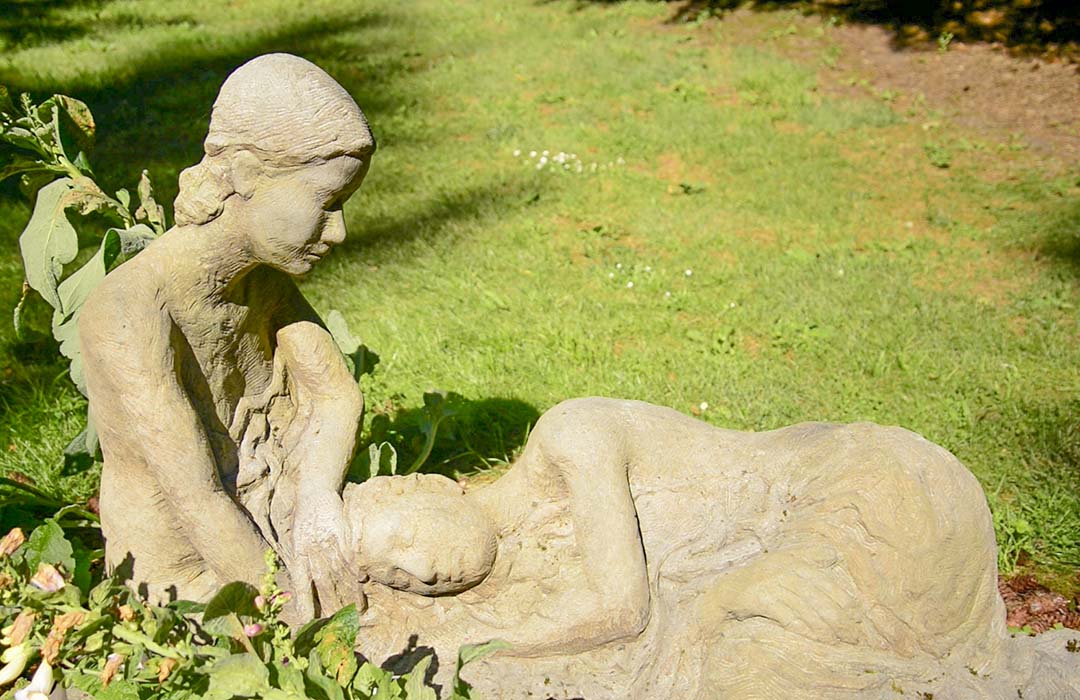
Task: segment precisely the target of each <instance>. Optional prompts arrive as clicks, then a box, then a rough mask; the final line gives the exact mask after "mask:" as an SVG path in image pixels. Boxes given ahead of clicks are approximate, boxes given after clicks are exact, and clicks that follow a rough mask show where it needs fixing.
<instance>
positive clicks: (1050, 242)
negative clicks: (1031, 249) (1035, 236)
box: [1037, 199, 1080, 275]
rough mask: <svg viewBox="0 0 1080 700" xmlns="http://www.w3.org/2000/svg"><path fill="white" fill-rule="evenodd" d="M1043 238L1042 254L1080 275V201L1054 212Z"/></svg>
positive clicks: (1069, 203) (1070, 202) (1063, 206)
mask: <svg viewBox="0 0 1080 700" xmlns="http://www.w3.org/2000/svg"><path fill="white" fill-rule="evenodd" d="M1041 238H1042V240H1041V242H1040V243H1039V244H1038V246H1037V250H1038V251H1039V253H1040V254H1042V255H1044V256H1046V257H1047V258H1049V259H1050V260H1052V261H1054V262H1056V263H1059V264H1061V265H1064V266H1066V267H1068V268H1069V269H1070V270H1072V272H1074V273H1075V274H1077V275H1080V200H1078V199H1073V200H1071V201H1069V202H1066V203H1065V204H1064V205H1062V206H1061V207H1060V208H1059V209H1058V210H1057V211H1056V212H1054V213H1053V214H1052V215H1051V216H1050V217H1049V222H1048V225H1047V226H1046V228H1045V229H1044V231H1043V233H1042V236H1041Z"/></svg>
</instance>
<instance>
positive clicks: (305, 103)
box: [175, 54, 375, 274]
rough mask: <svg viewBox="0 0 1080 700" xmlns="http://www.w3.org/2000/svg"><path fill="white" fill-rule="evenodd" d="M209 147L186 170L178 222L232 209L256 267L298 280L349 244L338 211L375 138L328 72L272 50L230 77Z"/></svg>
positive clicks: (354, 184)
mask: <svg viewBox="0 0 1080 700" xmlns="http://www.w3.org/2000/svg"><path fill="white" fill-rule="evenodd" d="M203 148H204V151H205V155H204V156H203V159H202V161H201V162H199V163H198V164H197V165H195V166H193V167H191V168H188V169H187V170H185V171H184V172H183V173H181V174H180V193H179V195H178V196H177V198H176V204H175V210H176V223H177V225H179V226H183V225H200V224H206V223H209V222H211V221H213V220H214V219H216V218H218V217H219V216H221V215H222V212H223V211H224V210H225V209H226V207H227V206H231V207H233V208H234V209H235V210H236V212H237V217H236V218H237V219H238V221H239V223H238V224H237V225H236V227H237V228H239V229H241V230H242V233H243V234H244V235H246V236H248V237H249V238H250V239H251V253H252V255H253V256H254V258H255V261H256V262H259V263H264V264H268V265H271V266H274V267H278V268H281V269H284V270H285V271H287V272H291V273H296V274H298V273H302V272H306V271H307V270H308V269H310V267H311V265H312V264H313V263H314V262H315V261H317V260H318V258H320V257H321V256H322V255H325V254H326V252H327V251H328V250H329V247H330V246H331V245H333V244H335V243H340V242H341V240H343V239H344V235H345V229H344V218H343V216H342V214H341V205H342V204H343V203H344V201H345V200H346V199H348V197H349V196H351V195H352V193H353V192H355V191H356V189H357V188H358V187H359V186H360V182H361V181H362V180H363V178H364V175H365V174H366V173H367V169H368V165H369V163H370V160H371V155H372V154H373V153H374V151H375V139H374V137H373V136H372V134H371V130H370V129H369V128H368V124H367V120H366V119H365V118H364V115H363V113H362V112H361V111H360V108H359V107H358V106H357V105H356V102H355V101H353V99H352V97H350V96H349V94H348V93H347V92H346V91H345V89H344V88H342V87H341V86H340V85H339V84H338V83H337V82H336V81H335V80H334V79H333V78H331V77H330V76H329V75H328V74H327V73H326V72H325V71H323V70H322V69H321V68H319V67H318V66H316V65H315V64H313V63H311V62H310V61H307V60H305V59H302V58H299V57H297V56H292V55H289V54H268V55H266V56H260V57H258V58H255V59H253V60H251V61H249V62H247V63H245V64H244V65H242V66H240V67H239V68H237V69H236V70H235V71H233V73H232V74H231V75H229V77H228V78H227V79H226V80H225V83H224V84H223V85H222V86H221V91H220V92H219V93H218V98H217V100H216V101H215V102H214V108H213V112H212V113H211V117H210V130H209V133H208V134H207V137H206V141H205V142H204V145H203ZM230 203H232V204H230Z"/></svg>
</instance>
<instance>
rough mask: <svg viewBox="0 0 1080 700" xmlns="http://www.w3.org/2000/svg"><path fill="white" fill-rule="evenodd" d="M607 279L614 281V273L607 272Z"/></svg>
mask: <svg viewBox="0 0 1080 700" xmlns="http://www.w3.org/2000/svg"><path fill="white" fill-rule="evenodd" d="M607 277H608V279H609V280H613V279H615V273H614V272H609V273H607Z"/></svg>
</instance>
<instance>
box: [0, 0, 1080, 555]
mask: <svg viewBox="0 0 1080 700" xmlns="http://www.w3.org/2000/svg"><path fill="white" fill-rule="evenodd" d="M87 13H91V14H94V13H96V14H94V16H95V17H97V18H98V19H96V20H94V21H90V20H89V17H90V15H88V14H87ZM668 13H669V8H668V7H666V6H665V5H664V4H661V3H622V4H617V5H612V6H606V5H604V6H585V7H578V6H577V5H576V4H570V3H544V4H506V3H497V2H487V3H470V4H446V3H438V2H428V1H422V2H417V3H410V4H408V5H400V4H397V3H390V2H365V3H358V2H334V3H329V2H319V1H316V2H308V3H302V4H295V3H278V2H259V3H256V2H235V3H232V4H222V3H209V2H185V3H173V2H162V1H160V0H155V1H154V2H139V3H132V2H102V3H94V4H86V5H80V4H74V5H71V6H69V7H65V8H61V9H56V10H52V11H51V14H50V16H53V17H54V19H56V21H57V22H58V23H60V24H63V23H64V22H65V21H66V22H67V23H68V24H69V25H74V26H77V27H78V28H79V32H76V33H75V34H73V35H70V36H67V35H63V34H62V32H59V33H58V34H59V35H58V36H56V37H53V38H49V37H48V36H43V37H38V39H35V40H34V41H29V42H28V43H24V44H19V43H13V44H11V45H9V46H8V48H7V50H6V51H5V53H4V56H3V58H0V82H7V83H9V84H12V85H14V86H15V87H17V88H20V89H29V90H34V91H39V92H47V91H51V90H63V91H67V92H70V93H71V94H73V95H75V96H77V97H80V98H83V99H86V100H87V101H88V103H89V104H90V106H91V107H92V108H93V110H94V112H95V114H96V115H97V117H98V120H99V122H100V130H101V139H100V144H99V149H98V153H97V155H96V158H95V163H96V164H97V169H98V172H99V175H100V176H101V178H102V179H103V180H105V181H106V182H107V183H108V184H110V185H112V186H113V187H120V186H128V187H130V186H132V185H133V184H134V182H135V179H136V178H137V176H138V172H139V170H140V169H141V168H142V167H148V168H150V170H151V174H152V175H154V176H155V179H156V181H157V182H158V183H159V188H160V189H161V190H162V192H163V193H164V196H165V198H167V199H171V197H172V196H173V195H174V194H175V178H176V174H177V173H178V172H179V170H180V169H181V168H183V167H185V166H187V165H189V164H190V163H191V162H194V160H196V159H197V157H198V155H199V148H200V141H201V138H202V136H203V135H204V133H205V128H206V120H207V117H208V113H209V105H210V102H211V101H212V99H213V96H214V93H215V91H216V89H217V86H218V85H219V84H220V81H221V80H222V79H223V78H224V76H225V75H227V74H228V72H229V71H230V70H231V69H232V68H233V67H235V66H236V65H238V64H239V63H241V62H242V61H243V60H245V59H246V58H249V57H250V56H253V55H255V54H258V53H262V52H267V51H276V50H287V51H293V52H296V53H300V54H302V55H304V56H306V57H308V58H310V59H312V60H314V61H316V62H318V63H319V64H320V65H322V66H324V67H325V68H326V69H327V70H328V71H330V72H331V73H332V74H333V75H335V76H336V77H337V78H338V79H339V80H341V81H342V83H343V84H344V85H345V86H346V87H347V88H348V89H349V90H350V92H352V93H353V94H354V95H355V96H356V97H357V100H358V102H359V103H360V104H361V106H362V107H363V108H364V109H365V111H366V112H367V113H368V116H369V118H370V120H371V123H372V126H373V129H374V130H375V132H376V136H377V138H378V140H379V152H378V154H377V155H376V159H375V162H374V165H373V168H372V171H371V175H370V176H369V179H368V181H367V182H366V183H365V185H364V187H363V189H362V191H361V192H360V194H359V195H358V196H357V197H355V198H354V199H353V201H351V202H350V203H349V205H348V207H347V215H348V219H349V224H350V227H351V231H352V235H351V237H350V240H349V241H348V242H347V243H346V244H345V245H344V246H343V247H342V249H340V250H338V251H337V252H336V253H335V254H334V255H333V256H332V257H331V258H330V259H329V260H328V261H327V262H326V263H324V264H323V267H322V268H320V269H319V270H317V271H316V272H315V273H314V274H313V275H312V276H311V278H310V279H308V280H306V281H305V282H304V289H305V292H306V293H307V294H308V295H309V296H310V297H311V299H312V300H313V302H314V303H315V305H316V307H317V308H319V309H320V310H322V311H324V312H325V311H327V310H329V309H330V308H337V309H339V310H341V311H342V313H343V314H344V315H345V316H346V318H347V319H348V320H349V321H350V323H351V325H352V326H353V328H354V330H355V331H356V332H357V333H358V334H359V335H361V336H362V337H363V338H364V340H365V342H366V343H367V344H368V345H370V346H371V347H373V348H374V349H375V350H377V351H378V352H379V353H380V355H381V357H382V364H381V365H380V367H379V371H378V372H377V374H376V375H375V377H374V378H373V379H372V380H371V381H370V382H369V383H368V384H367V386H366V389H367V396H368V400H369V408H371V409H373V410H375V411H390V412H393V411H395V410H397V411H406V412H407V411H409V410H412V409H415V408H416V407H417V406H419V405H420V402H421V395H422V392H423V391H424V390H425V389H428V388H431V387H438V388H441V389H443V390H447V391H452V392H456V393H458V394H460V395H462V396H463V397H464V400H465V401H466V403H465V404H464V406H465V408H464V410H465V415H464V418H463V419H462V420H460V421H459V425H458V429H457V430H455V431H453V432H452V434H449V435H447V436H446V437H445V438H444V439H443V440H442V441H441V442H440V446H439V448H438V450H437V452H436V461H437V462H438V461H446V462H447V465H446V466H447V468H457V469H460V470H462V471H469V470H470V468H473V467H475V466H476V465H477V464H479V463H480V458H493V459H496V460H498V459H505V458H507V457H510V456H512V453H513V450H514V448H515V447H516V446H517V445H519V444H520V442H521V440H522V439H523V436H524V435H525V433H526V431H527V429H528V424H529V422H530V421H532V420H534V419H535V416H536V415H537V413H538V412H542V411H543V410H544V409H546V408H548V407H550V406H551V405H553V404H554V403H556V402H557V401H559V400H561V399H563V398H567V397H572V396H581V395H588V394H601V395H609V396H621V397H632V398H638V399H643V400H646V401H652V402H655V403H659V404H664V405H669V406H673V407H675V408H677V409H679V410H682V411H686V412H691V411H696V412H698V413H700V414H701V417H702V418H703V419H704V420H708V421H710V422H712V423H715V424H718V425H724V426H728V427H733V428H740V429H753V430H761V429H770V428H776V427H779V426H782V425H786V424H789V423H793V422H798V421H805V420H829V421H855V420H871V421H876V422H880V423H886V424H899V425H903V426H905V427H908V428H910V429H912V430H915V431H917V432H919V433H922V434H923V435H925V436H926V437H927V438H929V439H930V440H933V441H935V442H938V443H940V444H942V445H944V446H945V447H947V448H948V449H950V450H952V451H953V452H954V453H956V454H957V455H958V456H959V457H960V458H961V459H962V460H963V461H964V462H965V463H966V464H967V465H968V466H969V467H970V468H971V469H972V471H973V472H974V473H975V474H976V475H977V476H978V477H979V479H980V480H981V481H982V483H983V485H984V486H985V488H986V489H987V491H988V493H989V494H990V495H991V503H992V505H993V506H994V508H995V512H996V514H997V523H998V528H999V535H1000V536H1001V539H1002V543H1003V548H1002V555H1003V556H1002V565H1003V566H1004V567H1005V568H1009V567H1011V566H1012V564H1013V562H1014V561H1015V559H1016V557H1017V556H1018V554H1019V552H1020V550H1025V551H1027V552H1028V553H1029V554H1030V555H1031V556H1032V557H1033V558H1034V560H1035V561H1036V562H1037V563H1038V565H1039V566H1040V567H1041V570H1043V571H1049V570H1051V569H1054V570H1075V569H1076V568H1077V567H1080V544H1078V543H1077V541H1076V539H1075V536H1074V533H1075V532H1077V531H1080V498H1078V496H1077V493H1078V490H1077V487H1078V486H1080V479H1078V476H1077V474H1078V472H1077V470H1078V466H1080V436H1078V432H1077V429H1076V424H1077V416H1080V400H1078V399H1077V398H1076V397H1077V396H1078V395H1080V394H1078V391H1080V380H1078V379H1077V376H1078V375H1077V373H1076V367H1077V366H1078V365H1080V343H1078V342H1077V339H1078V335H1077V334H1078V327H1077V311H1076V308H1077V304H1078V303H1080V295H1078V293H1077V292H1078V288H1077V271H1078V263H1077V261H1078V259H1080V256H1078V254H1077V246H1076V243H1075V235H1076V230H1077V229H1078V228H1080V204H1078V197H1080V189H1078V187H1077V179H1076V176H1075V174H1074V175H1072V176H1069V177H1061V176H1056V177H1050V176H1048V175H1044V174H1042V173H1043V172H1044V168H1043V166H1042V164H1041V163H1040V161H1039V159H1038V158H1036V157H1034V156H1033V155H1031V154H1029V153H1027V152H1025V151H1022V150H1017V149H1016V148H1015V147H1010V146H1009V145H1002V144H993V143H983V142H981V141H980V140H979V138H978V135H976V134H970V133H968V132H965V131H963V130H961V129H959V128H957V127H954V126H952V125H950V124H949V123H948V122H947V121H945V120H943V119H941V118H940V116H939V115H935V114H932V113H929V112H927V111H926V110H925V109H919V110H911V111H907V112H904V113H898V112H896V111H894V110H893V109H892V108H890V106H889V103H888V102H887V101H886V100H883V99H878V98H874V97H872V96H867V97H865V98H860V99H854V98H850V99H840V98H837V97H833V96H831V95H830V94H829V93H828V91H827V90H825V89H824V86H823V85H822V84H821V82H820V80H819V78H818V77H817V75H816V70H817V68H818V67H817V66H814V65H809V64H796V63H792V62H790V61H788V60H784V59H782V58H781V57H779V56H778V55H777V53H776V47H775V46H774V45H773V44H772V43H771V42H772V41H773V40H772V39H769V38H768V37H769V36H770V35H769V32H768V31H767V30H768V27H769V23H770V22H775V23H776V24H777V26H779V27H783V28H786V27H787V26H789V25H790V24H791V22H792V19H791V18H790V17H788V16H786V15H785V16H783V17H782V18H781V17H778V18H776V19H771V18H770V16H768V15H763V16H760V17H758V18H756V19H755V20H754V21H755V22H758V23H760V24H761V25H762V29H761V31H756V30H755V32H750V34H751V35H753V36H755V37H759V38H757V39H755V40H754V41H753V42H748V41H745V40H743V41H741V43H739V42H735V41H734V40H729V39H727V36H728V35H729V33H730V34H731V35H740V36H744V35H747V32H742V33H737V32H729V29H730V28H729V27H728V26H727V25H724V26H721V25H720V24H717V23H715V22H708V23H705V24H704V25H703V26H701V27H698V28H693V27H684V26H671V25H666V24H664V22H663V20H664V19H665V18H666V17H667V15H668ZM64 18H67V19H66V20H65V19H64ZM731 21H736V20H731ZM814 22H815V21H813V20H798V22H797V25H796V26H797V31H798V32H801V33H803V34H805V37H804V38H812V39H813V40H814V41H818V42H820V44H821V46H822V47H823V48H828V47H829V46H830V44H829V40H828V35H827V32H817V31H815V30H816V27H817V25H816V24H815V23H814ZM785 31H786V30H785ZM818 34H823V36H818ZM928 144H932V145H933V147H934V148H935V149H944V151H943V152H944V153H945V154H946V155H947V157H948V165H949V167H948V168H942V167H935V165H934V163H933V162H931V158H929V157H928V149H927V148H926V146H927V145H928ZM545 150H546V151H548V161H547V162H546V163H545V164H544V165H543V167H541V168H539V169H538V168H537V165H538V163H539V160H540V157H541V156H542V154H543V152H544V151H545ZM533 151H535V152H536V153H537V156H534V157H531V156H530V153H531V152H533ZM515 152H516V155H515ZM560 152H563V153H567V154H571V153H572V154H574V155H575V156H576V157H577V158H576V161H577V162H581V163H582V164H583V168H582V172H580V173H579V172H577V169H576V166H573V165H571V167H570V168H562V167H561V166H562V165H563V164H562V163H554V162H553V158H554V156H555V155H556V154H558V153H560ZM934 152H935V153H939V151H934ZM592 164H595V165H596V166H597V167H596V169H595V170H593V169H592V168H591V167H590V166H591V165H592ZM1058 170H1059V171H1060V169H1058ZM5 193H6V194H5V197H4V199H3V200H2V201H0V212H2V219H0V231H2V233H3V235H4V236H5V240H6V241H7V242H8V249H9V250H10V251H11V252H10V254H9V255H8V256H7V257H6V258H4V259H3V260H0V298H2V299H3V300H4V303H5V304H6V305H7V306H8V307H9V308H10V306H13V305H14V301H15V298H16V296H17V293H18V288H19V281H20V273H19V271H18V267H17V264H16V257H15V247H14V241H15V237H16V236H17V234H18V231H19V227H20V225H21V223H22V222H23V221H24V220H25V216H26V209H25V206H24V205H23V204H20V203H18V196H17V193H15V192H14V190H13V189H8V190H5ZM4 290H6V291H4ZM0 328H2V326H0ZM0 333H2V335H0V337H2V338H3V340H4V343H5V346H4V348H5V349H4V351H3V352H4V355H3V363H4V365H5V366H8V367H11V368H12V372H11V374H10V376H8V377H6V378H3V379H2V380H0V381H2V383H0V391H2V395H0V399H3V403H0V407H2V410H3V413H2V415H0V431H2V432H3V434H4V435H6V436H7V437H6V438H5V439H4V441H3V443H2V444H0V448H3V447H4V446H6V445H9V444H10V445H13V446H14V449H11V450H4V449H0V455H2V456H0V468H3V469H15V470H18V471H21V472H25V473H27V474H29V475H31V476H33V477H34V478H35V479H37V480H38V481H39V483H40V484H42V485H45V486H47V487H48V488H50V489H55V490H56V491H57V492H59V493H62V494H64V495H65V496H68V497H73V498H74V497H77V498H85V497H86V496H88V495H89V494H90V493H91V491H92V487H93V479H92V478H91V477H87V476H81V477H72V478H65V477H61V476H60V475H59V471H58V470H59V467H58V464H59V451H60V450H61V449H62V447H63V445H64V444H66V441H67V439H68V438H69V437H71V435H72V434H73V432H74V431H77V429H78V419H79V411H80V410H81V409H80V405H79V400H78V399H77V397H76V396H75V395H74V392H73V390H71V389H69V388H67V387H66V385H65V384H64V382H63V381H56V377H57V375H59V374H60V373H61V372H62V369H63V368H62V366H61V365H59V364H57V363H56V362H55V361H54V360H53V359H52V354H51V351H50V349H49V348H48V347H43V348H42V347H38V348H36V349H35V348H29V349H28V347H27V346H26V344H25V343H24V344H20V343H18V342H17V341H16V340H15V339H14V338H13V334H12V333H11V331H0ZM702 405H707V408H706V409H705V410H704V411H702V408H701V407H702ZM409 415H411V414H406V417H405V418H402V419H401V420H402V422H406V423H407V422H408V420H409V418H408V416H409Z"/></svg>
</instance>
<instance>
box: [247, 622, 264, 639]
mask: <svg viewBox="0 0 1080 700" xmlns="http://www.w3.org/2000/svg"><path fill="white" fill-rule="evenodd" d="M262 631H263V626H262V625H260V624H259V623H258V622H254V623H252V624H250V625H245V626H244V634H245V635H247V636H248V637H257V636H259V635H260V634H262Z"/></svg>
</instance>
